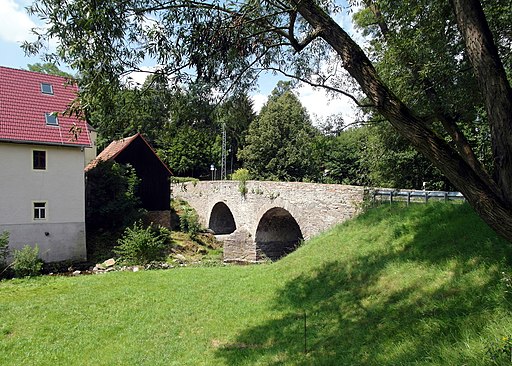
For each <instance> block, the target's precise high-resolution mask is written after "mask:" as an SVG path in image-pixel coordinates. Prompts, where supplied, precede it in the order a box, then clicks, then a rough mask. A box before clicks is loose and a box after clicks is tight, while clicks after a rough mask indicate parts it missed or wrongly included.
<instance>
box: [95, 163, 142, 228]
mask: <svg viewBox="0 0 512 366" xmlns="http://www.w3.org/2000/svg"><path fill="white" fill-rule="evenodd" d="M139 182H140V180H139V178H138V177H137V174H136V172H135V169H134V168H133V167H131V166H130V165H121V164H118V163H116V162H110V161H109V162H100V163H98V165H97V166H96V167H95V168H94V169H92V170H90V171H89V172H88V173H87V184H86V211H85V220H86V224H87V227H88V229H91V230H97V229H108V230H113V229H119V228H124V227H126V226H127V225H130V224H132V223H133V222H135V221H136V220H137V219H139V218H140V217H141V216H142V214H143V211H142V210H141V209H140V200H139V198H138V197H137V195H136V191H137V186H138V184H139Z"/></svg>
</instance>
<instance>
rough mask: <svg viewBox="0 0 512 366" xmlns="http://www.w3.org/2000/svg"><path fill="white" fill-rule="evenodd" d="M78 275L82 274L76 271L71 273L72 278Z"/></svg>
mask: <svg viewBox="0 0 512 366" xmlns="http://www.w3.org/2000/svg"><path fill="white" fill-rule="evenodd" d="M80 274H82V271H78V270H76V271H74V272H73V276H78V275H80Z"/></svg>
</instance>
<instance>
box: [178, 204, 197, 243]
mask: <svg viewBox="0 0 512 366" xmlns="http://www.w3.org/2000/svg"><path fill="white" fill-rule="evenodd" d="M181 208H182V213H181V215H180V229H181V231H182V232H184V233H189V234H190V237H192V238H194V237H195V236H196V235H197V234H198V233H199V231H201V226H200V225H199V218H198V217H197V214H196V212H195V211H194V210H193V209H192V208H191V207H190V206H188V205H183V206H182V207H181Z"/></svg>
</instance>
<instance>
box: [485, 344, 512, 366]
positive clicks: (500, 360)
mask: <svg viewBox="0 0 512 366" xmlns="http://www.w3.org/2000/svg"><path fill="white" fill-rule="evenodd" d="M486 353H487V354H488V355H489V357H490V358H491V361H492V362H493V363H494V364H495V365H510V364H511V363H512V338H511V337H503V338H501V340H499V341H497V342H494V343H491V344H490V345H488V346H487V352H486Z"/></svg>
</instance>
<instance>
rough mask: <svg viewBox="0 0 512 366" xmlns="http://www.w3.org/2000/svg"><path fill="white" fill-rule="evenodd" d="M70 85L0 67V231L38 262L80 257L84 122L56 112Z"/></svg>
mask: <svg viewBox="0 0 512 366" xmlns="http://www.w3.org/2000/svg"><path fill="white" fill-rule="evenodd" d="M76 92H77V87H76V86H74V85H67V83H66V80H65V79H64V78H62V77H59V76H53V75H46V74H40V73H35V72H29V71H25V70H16V69H10V68H5V67H0V232H3V231H8V232H9V234H10V240H9V249H10V250H13V249H20V248H22V247H23V246H24V245H30V246H34V245H36V244H37V245H38V246H39V249H40V252H39V253H40V257H41V258H42V259H43V260H44V261H46V262H56V261H63V260H85V259H86V245H85V187H84V170H83V169H84V165H85V161H84V159H85V156H84V150H85V148H87V147H90V145H91V143H90V138H89V132H88V129H87V124H86V123H85V121H83V120H80V119H78V118H77V117H75V116H65V115H63V114H62V112H64V111H65V110H66V108H67V107H68V106H69V104H70V103H71V102H72V101H73V99H74V98H75V97H76Z"/></svg>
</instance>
